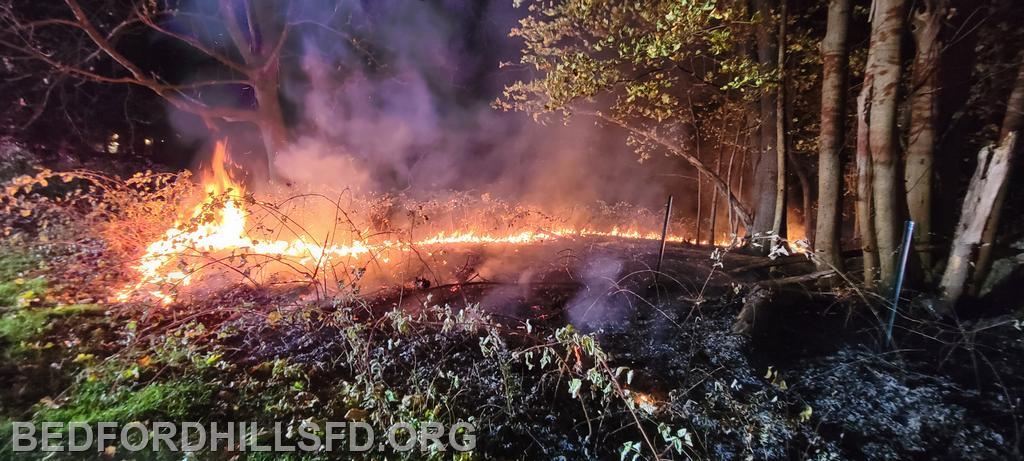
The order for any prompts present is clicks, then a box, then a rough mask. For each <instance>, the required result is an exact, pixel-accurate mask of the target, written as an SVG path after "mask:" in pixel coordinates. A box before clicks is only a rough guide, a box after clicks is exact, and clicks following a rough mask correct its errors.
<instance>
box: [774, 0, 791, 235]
mask: <svg viewBox="0 0 1024 461" xmlns="http://www.w3.org/2000/svg"><path fill="white" fill-rule="evenodd" d="M786 3H787V2H786V0H780V6H779V36H778V44H777V45H776V48H777V52H778V60H777V61H776V64H775V65H776V68H778V70H779V87H778V91H777V92H776V94H775V142H776V145H777V146H778V147H777V148H776V149H775V168H776V170H777V171H776V178H775V219H774V220H773V221H772V233H774V234H775V235H778V236H783V237H784V236H785V234H786V229H785V227H784V226H785V223H786V156H787V155H786V152H787V149H786V147H787V146H786V118H787V116H788V115H787V113H786V21H787V20H788V18H787V16H786Z"/></svg>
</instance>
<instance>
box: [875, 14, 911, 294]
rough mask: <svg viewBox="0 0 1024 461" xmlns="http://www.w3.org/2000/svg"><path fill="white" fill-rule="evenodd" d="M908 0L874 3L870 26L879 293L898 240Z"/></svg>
mask: <svg viewBox="0 0 1024 461" xmlns="http://www.w3.org/2000/svg"><path fill="white" fill-rule="evenodd" d="M905 7H906V0H876V1H875V5H874V8H875V11H874V16H873V18H872V24H871V53H872V59H871V61H870V62H869V64H868V65H869V67H870V68H869V69H868V72H870V73H871V75H872V90H871V106H870V107H869V108H868V110H869V118H868V144H869V145H868V147H869V149H870V151H871V175H872V189H873V191H872V197H873V201H874V205H875V219H874V223H875V236H876V238H877V239H878V260H879V268H880V273H879V276H880V278H881V281H882V287H883V289H886V290H887V289H888V288H889V286H890V285H891V284H892V283H893V276H894V274H895V266H896V261H895V259H896V258H895V256H896V247H897V240H898V239H899V235H898V232H899V227H900V226H899V223H898V221H899V209H900V208H899V206H900V203H901V197H900V196H899V190H900V189H899V188H898V187H897V186H898V183H897V179H896V177H897V169H896V159H898V158H899V155H898V152H897V149H898V147H899V145H898V142H897V138H896V109H897V104H896V102H897V97H898V89H899V84H900V71H901V69H900V36H901V33H902V31H903V27H904V24H903V23H904V18H903V17H904V12H905V9H906V8H905Z"/></svg>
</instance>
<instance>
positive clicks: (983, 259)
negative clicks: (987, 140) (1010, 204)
mask: <svg viewBox="0 0 1024 461" xmlns="http://www.w3.org/2000/svg"><path fill="white" fill-rule="evenodd" d="M1017 59H1018V62H1019V63H1020V64H1019V69H1018V71H1017V80H1016V81H1015V82H1014V84H1013V90H1011V92H1010V99H1009V101H1008V102H1007V104H1006V114H1005V115H1003V126H1002V128H1001V129H1000V130H999V139H1000V142H1004V140H1005V139H1006V137H1007V136H1008V135H1009V134H1010V133H1013V132H1020V131H1022V130H1024V52H1022V53H1021V54H1020V56H1018V58H1017ZM1018 144H1020V143H1018ZM1013 154H1014V153H1013V152H1011V153H1010V155H1013ZM1008 182H1009V181H1007V183H1008ZM1005 201H1006V185H1005V184H1004V185H1003V186H1002V188H1000V189H999V194H998V195H997V196H996V201H995V203H994V204H993V207H994V208H993V209H992V214H991V215H990V216H989V218H988V223H986V224H985V233H984V234H983V235H982V236H981V247H979V248H978V262H977V264H975V269H974V277H973V280H972V283H971V294H974V295H977V294H978V293H979V292H980V291H981V287H982V285H984V283H985V279H986V278H987V277H988V273H989V270H991V269H992V244H993V243H995V241H996V232H997V231H998V230H999V215H1000V212H1001V211H1002V208H1003V202H1005Z"/></svg>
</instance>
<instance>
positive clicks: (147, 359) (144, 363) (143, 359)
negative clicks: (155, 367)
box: [139, 355, 153, 367]
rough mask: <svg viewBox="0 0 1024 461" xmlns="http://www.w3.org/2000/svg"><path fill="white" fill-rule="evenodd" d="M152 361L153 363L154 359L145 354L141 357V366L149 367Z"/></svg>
mask: <svg viewBox="0 0 1024 461" xmlns="http://www.w3.org/2000/svg"><path fill="white" fill-rule="evenodd" d="M150 363H153V359H152V358H150V357H149V356H148V355H143V356H142V357H140V358H139V366H141V367H148V366H149V364H150Z"/></svg>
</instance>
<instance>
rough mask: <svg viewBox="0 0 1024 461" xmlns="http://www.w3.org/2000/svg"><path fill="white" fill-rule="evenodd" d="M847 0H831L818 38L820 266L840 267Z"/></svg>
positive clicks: (817, 240)
mask: <svg viewBox="0 0 1024 461" xmlns="http://www.w3.org/2000/svg"><path fill="white" fill-rule="evenodd" d="M849 25H850V0H832V1H830V2H829V5H828V24H827V26H826V31H825V39H824V40H822V42H821V59H822V68H823V70H822V79H821V136H820V138H819V141H818V218H817V222H816V226H815V230H814V249H815V253H816V254H817V256H818V265H819V269H826V268H828V267H835V268H836V269H839V270H842V263H843V261H842V258H841V257H840V254H839V252H840V249H839V243H840V241H839V239H840V233H839V230H840V227H839V226H840V216H841V213H840V210H841V207H842V196H843V162H842V150H843V137H844V136H843V135H844V133H845V131H846V128H845V125H846V120H845V118H846V71H847V66H848V63H849V56H848V55H847V50H846V41H847V34H848V31H849Z"/></svg>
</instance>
